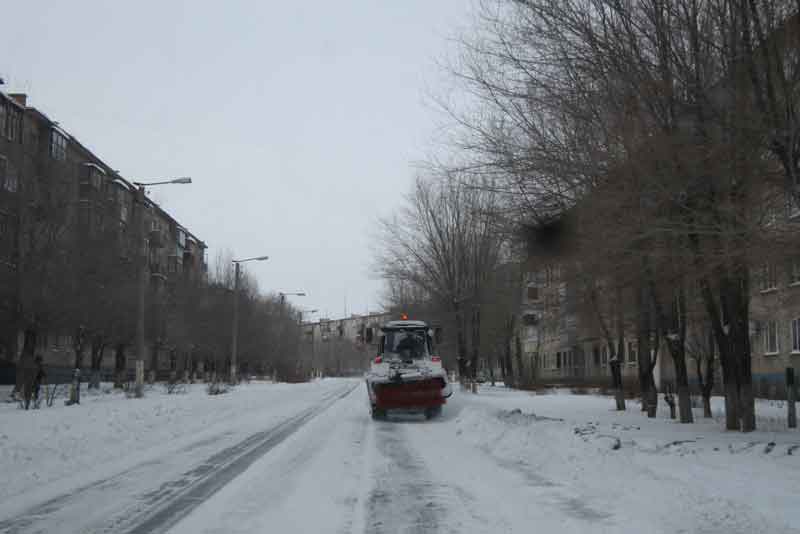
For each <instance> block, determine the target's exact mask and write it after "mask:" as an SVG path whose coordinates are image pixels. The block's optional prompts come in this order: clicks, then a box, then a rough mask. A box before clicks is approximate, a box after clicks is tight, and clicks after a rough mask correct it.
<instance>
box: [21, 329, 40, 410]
mask: <svg viewBox="0 0 800 534" xmlns="http://www.w3.org/2000/svg"><path fill="white" fill-rule="evenodd" d="M23 336H24V337H23V342H22V354H21V356H20V358H19V366H18V367H17V376H16V379H17V380H16V381H17V391H19V392H20V393H21V394H22V400H23V404H24V406H25V409H26V410H27V409H28V408H29V407H30V403H31V397H32V396H33V382H34V380H35V378H36V356H35V351H36V339H37V337H38V331H37V330H36V328H34V327H27V328H25V331H24V335H23Z"/></svg>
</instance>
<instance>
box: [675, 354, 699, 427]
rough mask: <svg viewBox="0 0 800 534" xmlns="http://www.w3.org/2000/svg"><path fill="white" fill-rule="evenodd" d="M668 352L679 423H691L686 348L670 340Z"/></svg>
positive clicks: (692, 420) (692, 419) (692, 418)
mask: <svg viewBox="0 0 800 534" xmlns="http://www.w3.org/2000/svg"><path fill="white" fill-rule="evenodd" d="M670 352H671V354H672V361H673V363H674V364H675V382H676V385H677V390H678V412H679V414H680V422H681V423H693V422H694V415H693V414H692V398H691V395H690V392H689V373H688V372H687V369H686V350H685V347H684V345H683V344H682V343H680V342H671V343H670Z"/></svg>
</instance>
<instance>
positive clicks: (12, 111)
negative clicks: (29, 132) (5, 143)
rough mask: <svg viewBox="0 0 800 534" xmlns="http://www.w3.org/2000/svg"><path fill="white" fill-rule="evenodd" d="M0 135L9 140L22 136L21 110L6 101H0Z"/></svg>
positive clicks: (18, 138) (15, 139)
mask: <svg viewBox="0 0 800 534" xmlns="http://www.w3.org/2000/svg"><path fill="white" fill-rule="evenodd" d="M0 135H2V136H3V137H6V138H7V139H8V140H9V141H19V140H20V139H21V138H22V110H20V109H18V108H17V107H16V106H14V105H13V104H10V103H8V102H4V103H0Z"/></svg>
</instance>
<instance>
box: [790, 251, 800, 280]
mask: <svg viewBox="0 0 800 534" xmlns="http://www.w3.org/2000/svg"><path fill="white" fill-rule="evenodd" d="M789 285H790V286H796V285H800V258H792V261H791V263H789Z"/></svg>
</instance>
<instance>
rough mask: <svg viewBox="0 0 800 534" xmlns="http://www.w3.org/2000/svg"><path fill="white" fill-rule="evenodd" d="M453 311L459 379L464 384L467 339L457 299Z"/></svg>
mask: <svg viewBox="0 0 800 534" xmlns="http://www.w3.org/2000/svg"><path fill="white" fill-rule="evenodd" d="M453 311H454V312H455V315H456V350H457V351H458V355H457V358H458V380H459V382H461V383H462V384H464V379H465V378H467V377H466V376H465V375H466V372H467V371H466V368H465V367H466V366H465V365H464V364H465V363H466V357H467V341H466V336H465V335H464V318H463V317H462V316H461V303H460V302H458V301H455V302H454V303H453Z"/></svg>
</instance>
